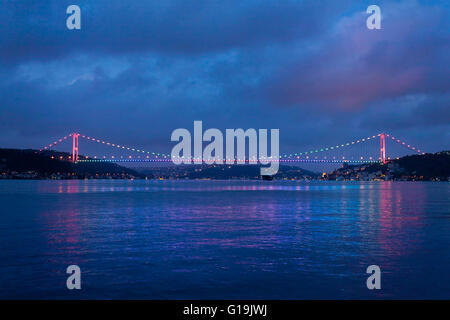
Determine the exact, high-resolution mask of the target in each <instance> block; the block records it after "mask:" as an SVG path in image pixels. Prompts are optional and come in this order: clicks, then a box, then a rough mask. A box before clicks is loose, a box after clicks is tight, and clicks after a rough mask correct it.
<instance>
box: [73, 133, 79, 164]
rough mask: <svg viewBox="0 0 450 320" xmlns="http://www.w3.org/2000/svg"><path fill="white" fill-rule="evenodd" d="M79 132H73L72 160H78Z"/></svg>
mask: <svg viewBox="0 0 450 320" xmlns="http://www.w3.org/2000/svg"><path fill="white" fill-rule="evenodd" d="M79 136H80V134H79V133H73V134H72V138H73V143H72V162H76V161H77V160H78V137H79Z"/></svg>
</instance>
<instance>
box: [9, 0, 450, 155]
mask: <svg viewBox="0 0 450 320" xmlns="http://www.w3.org/2000/svg"><path fill="white" fill-rule="evenodd" d="M69 4H72V2H68V1H49V2H47V3H46V4H45V5H44V4H37V3H36V2H35V1H14V2H12V1H2V8H3V10H2V11H1V12H0V28H1V30H2V35H3V36H2V37H1V38H0V119H1V122H0V146H10V147H14V146H21V147H23V146H28V147H34V148H37V147H40V146H41V144H45V143H46V141H47V140H49V141H50V140H51V139H54V138H57V137H59V136H63V135H65V134H67V133H69V132H72V131H75V130H76V131H80V132H83V133H86V134H88V135H92V136H98V137H105V138H106V137H107V138H109V139H110V140H113V141H116V142H120V143H123V144H128V145H139V146H142V147H145V148H146V149H150V150H160V151H166V152H167V151H169V150H170V147H171V144H170V143H169V137H170V133H171V132H172V130H174V129H175V128H178V127H187V128H190V127H191V126H192V122H193V121H194V120H203V121H204V124H205V126H206V127H217V128H221V129H224V128H236V127H243V128H248V127H254V128H280V129H281V143H282V149H283V150H285V151H302V150H304V149H307V148H310V147H311V148H312V147H314V146H317V145H323V144H328V143H329V142H330V143H338V142H340V141H351V140H352V139H353V138H359V137H365V136H367V135H372V134H376V133H378V132H381V131H389V132H391V133H392V134H396V133H398V134H400V135H404V136H408V137H410V138H411V139H412V140H413V142H416V144H418V145H423V146H427V147H428V148H429V150H430V151H431V150H438V149H443V148H446V147H448V143H449V141H450V140H449V139H450V137H449V136H448V134H447V135H442V134H441V135H439V132H449V130H448V129H450V123H449V121H448V120H449V119H450V116H449V114H448V110H450V108H449V107H450V106H449V98H448V97H449V95H450V93H449V88H450V83H449V77H448V74H449V71H450V70H449V66H450V61H449V55H448V52H449V51H450V50H449V49H450V48H449V45H450V42H449V35H450V27H449V22H448V19H447V17H448V13H449V8H448V5H446V4H444V3H443V2H440V1H426V2H425V1H401V2H395V3H394V2H392V1H382V2H381V3H380V6H381V7H382V13H383V22H382V28H383V29H382V30H377V31H369V30H367V28H366V27H365V19H366V17H367V15H366V14H365V8H366V7H367V5H369V4H371V3H369V2H368V1H335V2H332V3H331V4H324V3H323V2H320V1H294V0H292V1H281V2H280V1H277V2H276V3H275V2H272V1H245V2H243V1H234V0H233V1H188V2H186V1H166V0H164V1H133V2H130V1H95V2H93V1H78V4H79V5H80V7H81V8H82V30H80V31H68V30H67V29H66V26H65V18H66V14H65V9H66V7H67V6H68V5H69ZM436 128H440V129H436ZM425 149H426V148H425Z"/></svg>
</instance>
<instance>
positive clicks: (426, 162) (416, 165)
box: [326, 151, 450, 181]
mask: <svg viewBox="0 0 450 320" xmlns="http://www.w3.org/2000/svg"><path fill="white" fill-rule="evenodd" d="M326 179H327V180H363V181H367V180H407V181H450V151H442V152H437V153H428V154H425V155H413V156H406V157H402V158H400V159H396V160H390V161H389V162H388V163H387V164H381V163H373V164H364V165H351V166H349V165H344V166H343V167H342V168H339V169H337V170H335V171H333V172H331V173H330V174H328V175H327V177H326Z"/></svg>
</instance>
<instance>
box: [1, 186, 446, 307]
mask: <svg viewBox="0 0 450 320" xmlns="http://www.w3.org/2000/svg"><path fill="white" fill-rule="evenodd" d="M449 193H450V184H448V183H418V182H416V183H408V182H361V183H360V182H311V183H302V182H292V181H288V182H279V181H270V182H267V181H150V180H149V181H143V180H135V181H107V180H103V181H100V180H95V181H0V205H1V208H2V213H1V215H0V231H1V233H0V243H1V244H2V253H1V254H2V255H3V257H0V258H1V261H2V263H1V264H0V280H1V282H0V283H1V286H0V297H2V298H63V299H70V298H100V299H102V298H133V299H136V298H155V299H168V298H172V299H178V298H191V299H193V298H208V299H213V298H219V299H220V298H247V299H252V298H254V299H259V298H272V299H278V298H287V299H296V298H357V299H358V298H449V297H450V293H449V292H450V281H449V280H450V279H449V278H450V277H449V275H448V274H449V273H448V271H449V262H450V252H449V250H448V245H449V243H450V242H449V238H450V235H449V232H448V230H450V228H449V227H450V219H449V218H450V212H449V209H448V208H449V204H450V201H449V200H448V199H449ZM69 264H78V265H80V267H81V269H82V279H83V289H82V290H81V291H78V292H73V291H69V290H67V289H65V279H66V274H65V268H66V267H67V266H68V265H69ZM370 264H377V265H379V266H380V267H381V269H382V272H383V277H382V290H381V291H377V292H374V291H369V290H367V289H366V287H365V279H366V274H365V269H366V267H367V266H368V265H370Z"/></svg>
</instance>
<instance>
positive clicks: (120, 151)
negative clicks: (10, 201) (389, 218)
mask: <svg viewBox="0 0 450 320" xmlns="http://www.w3.org/2000/svg"><path fill="white" fill-rule="evenodd" d="M80 140H84V141H85V142H86V143H91V144H97V145H103V146H105V147H109V148H110V149H113V150H114V151H116V152H117V154H114V153H112V154H111V153H110V154H108V155H91V156H88V155H83V156H81V155H80V145H81V144H80ZM388 141H389V142H391V143H393V145H396V146H399V147H401V148H402V149H403V152H402V153H401V155H402V156H403V155H408V154H424V152H422V150H421V149H419V148H417V147H415V146H412V145H411V144H409V143H407V142H405V141H403V140H401V139H398V138H396V137H394V136H393V135H391V134H388V133H379V134H376V135H373V136H369V137H365V138H361V139H356V140H353V141H347V142H344V143H339V144H335V145H329V146H323V147H320V148H313V149H310V150H308V151H303V152H297V153H285V154H281V155H280V156H279V159H278V161H280V162H284V163H296V162H299V163H319V164H320V163H349V164H364V163H375V162H381V163H386V162H387V161H389V160H391V159H395V158H398V156H395V155H390V153H388V150H387V142H388ZM64 142H68V143H70V142H72V152H71V155H70V156H69V157H68V158H67V159H63V160H67V161H72V162H154V163H169V162H172V158H171V155H170V154H167V153H159V152H154V151H147V150H143V149H142V148H136V147H130V146H126V145H123V144H119V143H112V142H110V141H108V140H104V139H99V138H95V137H91V136H87V135H83V134H80V133H70V134H68V135H66V136H64V137H62V138H60V139H57V140H54V141H53V142H52V143H50V144H48V145H46V146H44V147H42V148H41V149H40V150H39V151H40V152H43V151H46V150H52V149H54V150H56V148H57V147H58V146H60V145H61V144H62V143H64ZM362 145H366V146H367V145H369V148H366V149H364V148H363V149H362V150H361V149H356V151H355V146H362ZM96 150H98V148H96ZM61 159H62V157H61ZM236 160H237V159H236ZM202 161H203V160H202V159H195V158H192V162H194V163H195V162H202ZM246 162H247V163H257V162H258V160H257V159H256V160H246Z"/></svg>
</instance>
